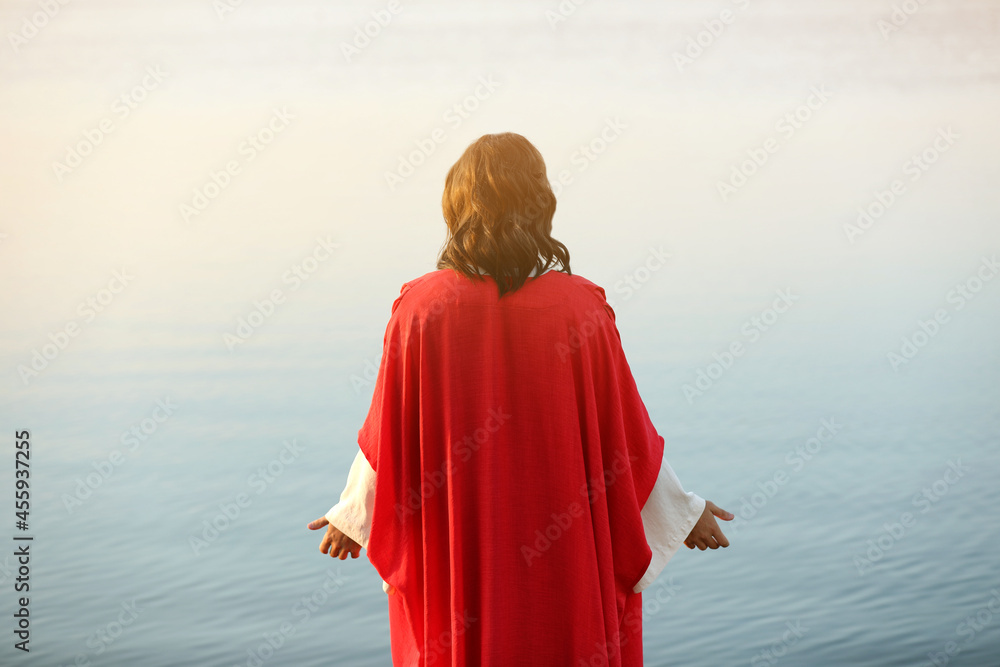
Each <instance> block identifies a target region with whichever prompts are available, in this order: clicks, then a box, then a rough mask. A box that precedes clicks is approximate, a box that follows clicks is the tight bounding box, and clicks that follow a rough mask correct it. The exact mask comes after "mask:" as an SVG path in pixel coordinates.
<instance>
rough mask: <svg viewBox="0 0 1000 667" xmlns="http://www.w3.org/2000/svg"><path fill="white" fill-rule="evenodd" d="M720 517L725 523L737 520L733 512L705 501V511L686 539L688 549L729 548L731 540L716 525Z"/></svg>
mask: <svg viewBox="0 0 1000 667" xmlns="http://www.w3.org/2000/svg"><path fill="white" fill-rule="evenodd" d="M716 517H718V518H720V519H722V520H723V521H732V520H733V519H735V518H736V515H734V514H733V513H732V512H727V511H726V510H724V509H722V508H721V507H719V506H718V505H716V504H715V503H713V502H712V501H711V500H706V501H705V511H704V512H702V513H701V517H700V518H699V519H698V523H696V524H695V525H694V528H692V529H691V532H690V533H688V536H687V537H685V538H684V544H685V545H687V548H688V549H694V548H695V547H698V548H699V549H701V550H702V551H704V550H705V549H718V548H719V547H728V546H729V540H727V539H726V536H725V535H723V534H722V529H721V528H719V524H718V523H716V521H715V518H716Z"/></svg>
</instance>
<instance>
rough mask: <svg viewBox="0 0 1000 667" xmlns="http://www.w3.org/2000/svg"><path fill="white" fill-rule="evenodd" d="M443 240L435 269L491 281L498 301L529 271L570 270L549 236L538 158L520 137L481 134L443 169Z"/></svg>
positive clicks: (549, 212)
mask: <svg viewBox="0 0 1000 667" xmlns="http://www.w3.org/2000/svg"><path fill="white" fill-rule="evenodd" d="M441 208H442V209H443V211H444V220H445V222H446V223H447V225H448V236H447V238H446V239H445V242H444V246H443V247H442V249H441V255H440V257H439V258H438V262H437V268H438V269H453V270H454V271H457V272H459V273H461V274H462V275H465V276H468V277H469V278H470V279H472V280H483V276H482V275H481V274H480V273H479V272H478V271H477V270H476V269H477V268H480V269H482V270H483V271H484V272H485V273H487V274H489V275H490V276H492V277H493V279H494V280H495V281H496V283H497V288H498V289H499V291H500V297H501V298H502V297H503V295H504V294H506V293H509V292H513V291H515V290H517V289H518V288H520V287H522V286H523V285H524V282H525V281H526V280H527V279H528V275H529V274H530V273H531V271H532V269H534V270H536V271H537V274H540V273H541V272H542V271H545V270H546V269H549V268H551V267H556V266H558V267H560V268H559V269H558V270H560V271H563V272H564V273H572V271H570V268H569V250H567V249H566V246H564V245H563V244H562V243H560V242H559V241H557V240H555V239H554V238H552V216H553V215H554V214H555V212H556V197H555V195H554V194H553V193H552V188H551V187H550V186H549V181H548V178H547V177H546V173H545V161H544V160H543V159H542V154H541V153H539V152H538V149H537V148H535V147H534V146H533V145H532V144H531V142H529V141H528V140H527V139H525V138H524V137H522V136H521V135H520V134H514V133H513V132H503V133H501V134H486V135H483V136H482V137H480V138H479V139H477V140H476V141H474V142H472V144H470V145H469V147H468V148H466V149H465V152H464V153H462V156H461V157H460V158H458V161H457V162H455V164H454V165H452V167H451V169H449V170H448V176H447V178H446V179H445V183H444V195H443V196H442V197H441Z"/></svg>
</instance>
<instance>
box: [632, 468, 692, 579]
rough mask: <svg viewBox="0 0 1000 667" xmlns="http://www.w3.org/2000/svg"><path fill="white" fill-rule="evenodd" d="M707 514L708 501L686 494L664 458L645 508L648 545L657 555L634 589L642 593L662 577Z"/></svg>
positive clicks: (644, 516)
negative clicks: (701, 518) (699, 520)
mask: <svg viewBox="0 0 1000 667" xmlns="http://www.w3.org/2000/svg"><path fill="white" fill-rule="evenodd" d="M704 511H705V500H704V498H701V497H700V496H697V495H695V494H694V493H685V492H684V488H683V487H682V486H681V482H680V480H679V479H677V475H675V474H674V470H673V468H671V467H670V464H669V463H668V462H667V457H666V456H665V455H664V457H663V463H662V464H661V465H660V473H659V474H658V475H657V477H656V484H654V485H653V491H652V492H651V493H650V494H649V499H648V500H646V504H645V505H644V506H643V508H642V513H641V515H642V527H643V529H645V531H646V542H647V544H649V548H650V550H651V551H652V552H653V558H652V559H651V560H650V561H649V567H648V568H647V569H646V574H644V575H643V576H642V579H640V580H639V583H638V584H636V585H635V588H634V589H633V591H634V592H636V593H641V592H642V590H643V589H644V588H646V587H647V586H649V585H650V584H651V583H653V581H654V580H655V579H656V577H658V576H659V574H660V572H662V571H663V568H664V567H666V565H667V561H669V560H670V559H671V558H672V557H673V555H674V554H675V553H677V550H678V549H680V547H681V545H682V544H684V538H685V537H687V536H688V535H689V534H690V533H691V529H692V528H694V525H695V524H696V523H698V519H699V518H700V517H701V514H702V512H704Z"/></svg>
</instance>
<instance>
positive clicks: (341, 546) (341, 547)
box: [309, 516, 361, 560]
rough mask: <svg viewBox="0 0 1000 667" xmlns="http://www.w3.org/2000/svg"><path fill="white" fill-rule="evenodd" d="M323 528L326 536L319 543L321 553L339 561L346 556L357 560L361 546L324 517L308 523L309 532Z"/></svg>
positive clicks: (345, 558)
mask: <svg viewBox="0 0 1000 667" xmlns="http://www.w3.org/2000/svg"><path fill="white" fill-rule="evenodd" d="M324 526H326V535H324V536H323V541H322V542H320V543H319V550H320V551H321V552H322V553H329V554H330V557H331V558H339V559H340V560H347V554H350V555H351V558H357V557H358V556H359V555H360V554H361V545H360V544H358V543H357V542H355V541H354V540H352V539H351V538H350V537H348V536H347V535H345V534H344V533H343V532H341V531H340V529H339V528H337V527H336V526H334V525H333V524H332V523H330V522H329V521H327V519H326V517H325V516H321V517H320V518H318V519H316V520H315V521H312V522H310V523H309V530H319V529H320V528H322V527H324Z"/></svg>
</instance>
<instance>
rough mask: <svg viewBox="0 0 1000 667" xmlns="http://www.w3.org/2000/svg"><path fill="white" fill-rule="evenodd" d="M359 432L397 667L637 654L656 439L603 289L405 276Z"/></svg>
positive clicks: (570, 282)
mask: <svg viewBox="0 0 1000 667" xmlns="http://www.w3.org/2000/svg"><path fill="white" fill-rule="evenodd" d="M358 442H359V444H360V446H361V449H362V451H363V452H364V454H365V457H366V458H367V459H368V462H369V463H370V464H371V466H372V468H373V469H374V470H375V472H376V486H375V501H374V508H373V514H372V526H371V536H370V541H369V544H368V558H369V559H370V560H371V562H372V564H373V565H374V566H375V569H376V570H377V571H378V573H379V574H380V575H381V577H382V578H383V579H384V580H385V581H386V582H388V583H389V584H390V585H392V586H393V587H395V589H396V591H397V592H396V594H394V595H390V596H389V619H390V628H391V638H392V659H393V664H394V665H395V666H396V667H401V666H403V665H406V666H410V665H419V666H424V665H442V666H444V665H455V666H456V667H457V666H460V665H461V666H464V665H483V666H488V667H513V666H515V665H544V666H546V667H549V666H556V665H567V666H569V665H572V666H573V667H578V666H583V665H586V666H591V665H594V666H597V665H608V666H621V667H637V666H639V665H641V664H642V597H641V594H637V593H633V592H632V591H633V588H634V586H635V585H636V583H638V581H639V579H640V578H641V577H642V575H643V574H644V573H645V571H646V569H647V567H648V565H649V562H650V559H651V552H650V549H649V546H648V545H647V543H646V538H645V533H644V531H643V526H642V518H641V516H640V511H641V509H642V507H643V505H644V504H645V502H646V499H647V498H648V496H649V494H650V492H651V490H652V488H653V485H654V483H655V482H656V476H657V473H658V471H659V469H660V463H661V460H662V457H663V438H662V437H661V436H660V435H659V434H658V433H657V432H656V429H655V428H654V427H653V424H652V423H651V421H650V419H649V415H648V413H647V411H646V408H645V406H644V405H643V402H642V400H641V399H640V397H639V394H638V391H637V389H636V385H635V381H634V379H633V377H632V373H631V370H630V369H629V366H628V363H627V362H626V360H625V355H624V353H623V351H622V346H621V337H620V335H619V333H618V329H617V327H616V326H615V320H614V311H613V310H612V309H611V306H609V305H608V303H607V301H606V300H605V293H604V290H603V289H601V288H600V287H598V286H597V285H595V284H594V283H592V282H590V281H589V280H587V279H585V278H582V277H580V276H574V275H567V274H565V273H561V272H557V271H549V272H547V273H544V274H542V275H540V276H537V277H533V278H529V279H528V280H527V282H526V283H525V284H524V286H523V287H521V288H520V289H518V290H516V291H515V292H513V293H510V294H507V295H505V296H504V297H503V298H502V299H499V298H498V296H497V288H496V283H495V282H494V281H493V279H492V278H491V277H489V276H485V277H484V280H482V281H473V280H470V279H469V278H467V277H464V276H462V275H460V274H458V273H456V272H454V271H451V270H439V271H433V272H431V273H428V274H426V275H424V276H421V277H420V278H417V279H416V280H412V281H410V282H408V283H406V284H405V285H403V287H402V289H401V290H400V294H399V297H398V298H397V299H396V300H395V302H394V303H393V304H392V315H391V316H390V318H389V324H388V326H387V328H386V332H385V339H384V341H383V354H382V363H381V365H380V367H379V372H378V378H377V380H376V383H375V390H374V395H373V397H372V404H371V408H370V409H369V412H368V416H367V418H366V419H365V423H364V425H363V427H362V428H361V430H360V431H359V433H358Z"/></svg>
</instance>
